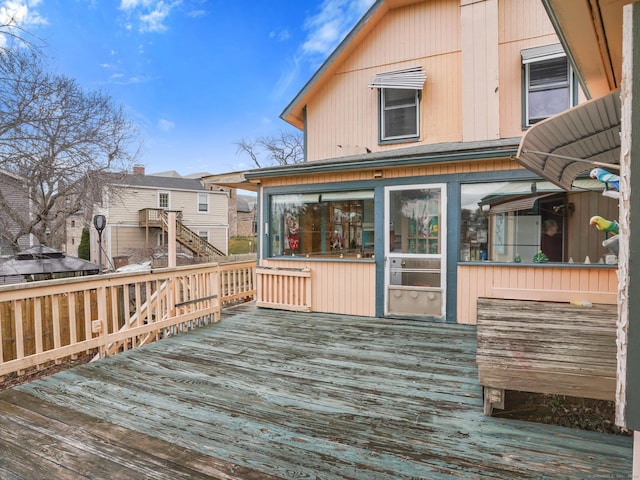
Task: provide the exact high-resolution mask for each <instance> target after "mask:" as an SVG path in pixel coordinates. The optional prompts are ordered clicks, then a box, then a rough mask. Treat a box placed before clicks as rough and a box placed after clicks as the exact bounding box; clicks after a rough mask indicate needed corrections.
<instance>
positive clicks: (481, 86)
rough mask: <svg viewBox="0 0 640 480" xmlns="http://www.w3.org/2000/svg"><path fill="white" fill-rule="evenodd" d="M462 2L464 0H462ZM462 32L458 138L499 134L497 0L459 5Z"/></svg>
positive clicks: (479, 138)
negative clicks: (460, 118) (460, 131)
mask: <svg viewBox="0 0 640 480" xmlns="http://www.w3.org/2000/svg"><path fill="white" fill-rule="evenodd" d="M463 3H464V2H463ZM460 11H461V23H462V28H461V35H462V105H463V112H462V139H463V140H464V141H465V142H467V141H474V140H492V139H496V138H499V134H500V132H499V118H498V113H499V112H498V0H484V1H478V2H471V3H468V4H467V5H463V6H461V7H460Z"/></svg>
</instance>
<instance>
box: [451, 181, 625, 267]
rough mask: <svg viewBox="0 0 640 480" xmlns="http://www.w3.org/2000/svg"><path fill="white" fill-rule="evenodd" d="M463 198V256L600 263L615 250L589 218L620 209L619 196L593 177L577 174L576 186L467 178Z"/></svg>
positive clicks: (468, 258)
mask: <svg viewBox="0 0 640 480" xmlns="http://www.w3.org/2000/svg"><path fill="white" fill-rule="evenodd" d="M461 202H462V203H461V207H462V208H461V214H460V216H461V218H460V222H461V223H460V253H459V260H460V261H463V262H466V261H483V260H490V261H494V262H523V263H530V262H536V263H540V262H544V263H546V262H576V263H581V262H584V261H591V262H594V263H598V262H600V261H604V257H605V255H606V254H607V253H610V252H609V251H608V249H607V248H606V247H603V246H602V241H603V240H604V239H605V237H604V236H603V234H602V233H601V232H599V231H598V230H596V229H595V228H593V227H591V226H590V225H589V219H590V217H591V216H593V215H603V216H607V218H617V215H618V213H617V209H618V207H617V201H616V200H615V199H612V198H608V197H605V196H603V195H602V184H600V183H599V182H596V181H593V180H591V179H578V180H576V181H575V182H574V189H573V190H572V191H571V192H565V191H564V190H561V189H560V188H558V187H556V186H555V185H553V184H551V183H550V182H544V181H533V182H531V181H526V182H525V181H514V182H494V183H476V184H465V185H462V187H461ZM541 252H542V254H543V255H541Z"/></svg>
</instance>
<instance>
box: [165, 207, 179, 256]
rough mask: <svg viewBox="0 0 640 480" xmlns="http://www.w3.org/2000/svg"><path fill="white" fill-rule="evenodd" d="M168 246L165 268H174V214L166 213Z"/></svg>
mask: <svg viewBox="0 0 640 480" xmlns="http://www.w3.org/2000/svg"><path fill="white" fill-rule="evenodd" d="M167 223H168V225H167V229H168V235H169V239H168V246H167V267H175V266H176V265H177V260H176V212H167Z"/></svg>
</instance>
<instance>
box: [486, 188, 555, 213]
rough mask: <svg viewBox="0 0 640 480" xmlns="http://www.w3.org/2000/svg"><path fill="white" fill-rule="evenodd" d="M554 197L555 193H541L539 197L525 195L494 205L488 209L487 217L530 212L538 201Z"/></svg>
mask: <svg viewBox="0 0 640 480" xmlns="http://www.w3.org/2000/svg"><path fill="white" fill-rule="evenodd" d="M551 195H556V194H555V193H542V194H540V195H527V196H519V197H516V198H514V199H511V200H509V201H506V202H505V201H502V203H495V204H493V205H491V208H489V215H496V214H498V213H507V212H517V211H519V210H531V209H533V208H534V207H535V204H536V202H537V201H538V200H540V199H541V198H545V197H550V196H551Z"/></svg>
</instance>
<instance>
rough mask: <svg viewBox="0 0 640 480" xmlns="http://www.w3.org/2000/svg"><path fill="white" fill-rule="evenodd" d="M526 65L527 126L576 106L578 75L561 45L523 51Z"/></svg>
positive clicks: (525, 111) (525, 102)
mask: <svg viewBox="0 0 640 480" xmlns="http://www.w3.org/2000/svg"><path fill="white" fill-rule="evenodd" d="M522 65H523V96H524V109H523V125H524V127H529V126H531V125H533V124H535V123H537V122H539V121H540V120H544V119H545V118H547V117H550V116H552V115H555V114H556V113H560V112H562V111H564V110H567V109H568V108H570V107H572V106H574V105H576V103H577V99H576V98H575V91H576V89H575V80H574V75H573V72H572V70H571V66H570V65H569V61H568V60H567V56H566V55H565V53H564V50H563V49H562V46H561V45H560V44H554V45H545V46H543V47H536V48H529V49H527V50H523V51H522Z"/></svg>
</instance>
